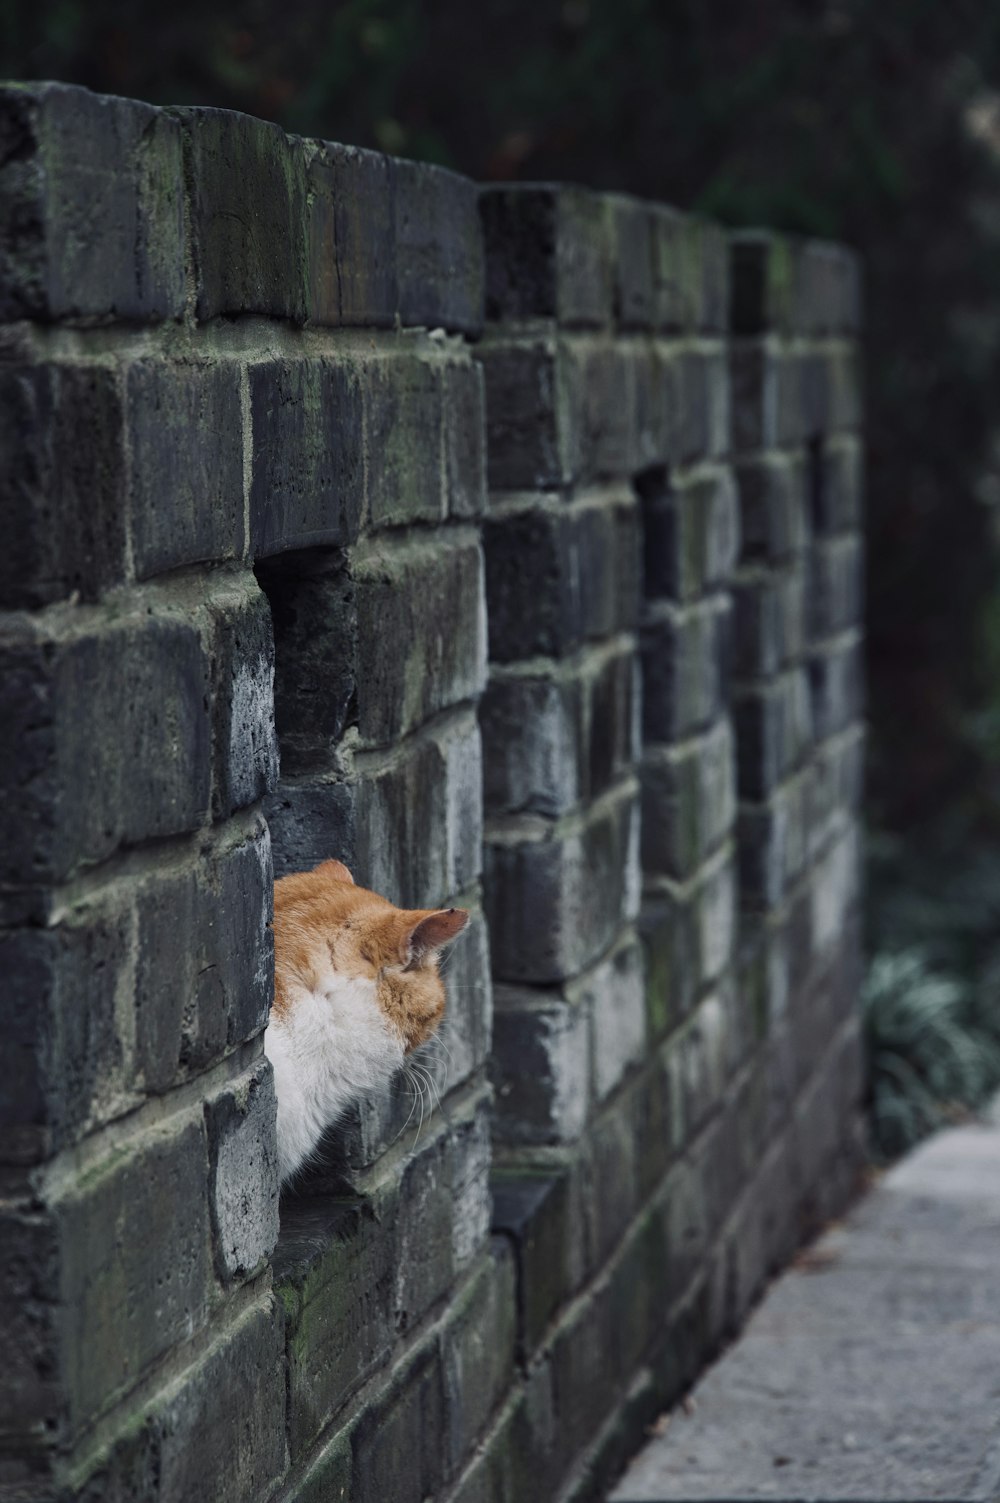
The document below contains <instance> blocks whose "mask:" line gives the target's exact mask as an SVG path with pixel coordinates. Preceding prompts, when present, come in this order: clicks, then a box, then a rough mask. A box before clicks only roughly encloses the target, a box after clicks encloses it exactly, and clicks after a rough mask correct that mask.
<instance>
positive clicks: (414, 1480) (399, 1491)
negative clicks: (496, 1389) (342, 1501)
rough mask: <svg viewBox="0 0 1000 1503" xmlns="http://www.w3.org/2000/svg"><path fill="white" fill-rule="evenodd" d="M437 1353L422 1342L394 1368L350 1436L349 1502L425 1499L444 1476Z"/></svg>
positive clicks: (420, 1501)
mask: <svg viewBox="0 0 1000 1503" xmlns="http://www.w3.org/2000/svg"><path fill="white" fill-rule="evenodd" d="M443 1383H444V1379H443V1374H442V1371H441V1358H440V1352H439V1350H438V1348H437V1346H436V1345H433V1344H432V1345H430V1346H424V1347H422V1348H420V1349H419V1350H418V1351H417V1352H416V1353H415V1355H414V1356H413V1357H412V1358H411V1359H410V1360H409V1361H408V1362H407V1363H406V1364H405V1365H404V1366H401V1367H399V1368H397V1369H396V1370H395V1371H394V1373H393V1375H392V1378H391V1381H390V1382H389V1384H388V1385H387V1387H386V1388H385V1389H384V1390H383V1392H382V1393H381V1394H380V1395H379V1396H378V1397H377V1398H376V1399H375V1400H374V1401H373V1402H372V1403H371V1404H370V1405H368V1406H366V1408H365V1409H364V1411H363V1412H362V1414H361V1416H360V1418H359V1420H358V1422H357V1424H356V1425H355V1427H354V1431H353V1435H352V1461H353V1466H352V1473H351V1490H350V1498H351V1503H384V1500H385V1499H386V1498H392V1499H394V1500H396V1499H398V1503H424V1500H425V1499H426V1498H428V1497H436V1496H438V1495H439V1493H440V1489H441V1485H442V1482H443V1481H444V1478H445V1476H446V1475H447V1470H448V1463H447V1457H446V1455H445V1453H444V1451H443V1448H442V1446H441V1437H442V1434H443V1431H444V1422H445V1407H444V1392H443Z"/></svg>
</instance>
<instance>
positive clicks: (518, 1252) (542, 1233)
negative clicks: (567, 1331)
mask: <svg viewBox="0 0 1000 1503" xmlns="http://www.w3.org/2000/svg"><path fill="white" fill-rule="evenodd" d="M491 1184H492V1189H493V1229H494V1231H495V1232H496V1233H498V1234H499V1235H502V1236H504V1237H506V1238H508V1239H509V1241H510V1242H511V1244H512V1246H513V1249H514V1255H515V1259H516V1265H517V1291H518V1298H517V1312H518V1343H519V1351H518V1356H519V1359H520V1360H521V1361H522V1362H525V1361H528V1360H529V1359H530V1357H531V1356H532V1354H533V1353H534V1352H536V1351H537V1349H538V1347H539V1346H540V1345H541V1343H542V1340H543V1338H544V1336H545V1333H546V1331H547V1329H548V1327H549V1324H550V1322H551V1320H552V1318H553V1316H554V1315H555V1313H556V1311H557V1310H558V1309H560V1308H561V1306H563V1305H564V1304H566V1302H567V1301H568V1300H569V1298H570V1296H571V1295H572V1294H573V1292H574V1290H575V1289H576V1288H577V1287H578V1285H579V1283H580V1281H581V1280H582V1278H583V1273H584V1266H585V1265H584V1257H583V1248H582V1243H581V1239H580V1229H579V1226H578V1225H577V1220H576V1211H577V1210H578V1209H579V1206H578V1202H577V1199H576V1198H575V1196H574V1193H573V1187H572V1186H571V1184H570V1176H569V1173H568V1172H567V1171H565V1170H563V1171H554V1170H546V1169H535V1170H532V1169H529V1168H527V1167H524V1168H521V1167H518V1166H517V1165H511V1166H509V1167H500V1168H498V1169H496V1170H495V1171H494V1174H493V1179H492V1181H491Z"/></svg>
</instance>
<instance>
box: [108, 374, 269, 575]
mask: <svg viewBox="0 0 1000 1503" xmlns="http://www.w3.org/2000/svg"><path fill="white" fill-rule="evenodd" d="M125 403H126V412H127V416H128V434H129V457H128V489H129V511H130V515H131V523H132V527H131V531H132V556H133V561H134V568H135V573H136V577H137V578H138V579H148V578H149V577H150V575H153V574H160V573H162V572H163V571H164V570H166V569H173V568H177V567H178V566H179V565H181V564H192V563H198V562H201V561H202V560H205V559H210V560H212V561H213V562H216V561H218V560H221V559H226V558H239V557H241V556H242V554H243V552H244V548H245V543H246V540H245V537H244V523H243V510H244V506H243V416H242V406H241V401H240V371H239V367H238V365H237V363H236V361H231V360H215V361H212V360H179V361H168V360H164V359H162V358H160V357H157V358H155V359H153V358H149V359H142V360H136V361H133V362H131V363H130V364H129V365H128V366H126V369H125Z"/></svg>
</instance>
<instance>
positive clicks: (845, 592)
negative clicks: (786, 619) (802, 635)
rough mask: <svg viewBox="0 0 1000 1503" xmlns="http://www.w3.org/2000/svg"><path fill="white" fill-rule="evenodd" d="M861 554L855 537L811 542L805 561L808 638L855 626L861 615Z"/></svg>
mask: <svg viewBox="0 0 1000 1503" xmlns="http://www.w3.org/2000/svg"><path fill="white" fill-rule="evenodd" d="M863 588H864V554H863V551H862V546H861V541H860V539H859V538H857V537H843V538H835V539H831V540H830V541H821V542H816V543H814V544H813V547H812V548H811V549H810V552H809V560H808V589H807V597H806V598H807V600H808V606H809V610H808V623H809V635H810V639H811V640H812V641H816V640H818V639H820V638H822V637H831V636H834V635H836V633H837V632H841V631H846V630H848V628H849V627H852V626H857V625H858V623H859V622H860V620H861V616H862V591H863Z"/></svg>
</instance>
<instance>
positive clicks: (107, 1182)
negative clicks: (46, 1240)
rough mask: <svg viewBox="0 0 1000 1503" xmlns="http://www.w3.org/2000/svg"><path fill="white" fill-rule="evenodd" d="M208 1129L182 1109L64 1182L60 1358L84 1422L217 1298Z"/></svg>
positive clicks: (69, 1411)
mask: <svg viewBox="0 0 1000 1503" xmlns="http://www.w3.org/2000/svg"><path fill="white" fill-rule="evenodd" d="M207 1179H208V1157H207V1152H206V1144H205V1136H204V1130H203V1127H202V1124H201V1121H200V1119H199V1120H198V1121H197V1122H193V1121H191V1119H190V1118H187V1119H184V1118H182V1119H181V1120H180V1122H179V1123H177V1125H171V1126H169V1127H167V1126H166V1125H165V1126H163V1127H162V1128H160V1129H159V1130H157V1131H156V1132H154V1133H151V1134H149V1135H148V1136H146V1137H141V1138H139V1139H138V1140H136V1142H135V1143H134V1146H133V1147H132V1148H131V1149H130V1150H128V1151H121V1152H119V1153H118V1154H116V1155H114V1156H112V1157H111V1158H110V1159H108V1160H107V1161H106V1162H104V1163H103V1164H101V1165H99V1166H98V1167H97V1168H95V1169H94V1170H93V1171H92V1172H91V1173H89V1174H86V1175H82V1176H80V1177H79V1178H77V1179H75V1180H74V1181H73V1183H72V1184H70V1185H68V1186H67V1188H66V1190H65V1192H64V1193H63V1194H62V1195H61V1196H60V1198H59V1199H58V1200H57V1201H55V1202H53V1203H52V1204H51V1205H50V1207H49V1214H50V1215H51V1216H52V1219H53V1224H54V1226H55V1229H56V1239H57V1246H58V1254H57V1256H58V1286H57V1287H56V1288H53V1289H52V1290H51V1291H50V1293H49V1297H50V1298H53V1299H57V1300H58V1302H59V1312H58V1315H57V1317H56V1318H57V1321H58V1325H59V1348H60V1355H59V1368H60V1381H61V1386H62V1389H63V1393H64V1400H63V1402H64V1404H65V1413H66V1423H67V1428H68V1431H69V1432H71V1433H74V1434H75V1433H76V1432H77V1431H79V1430H80V1429H81V1428H82V1427H83V1426H84V1425H86V1424H88V1423H89V1422H90V1421H91V1420H92V1419H94V1418H95V1417H96V1416H97V1415H98V1414H100V1413H101V1412H102V1411H103V1410H104V1409H105V1408H106V1407H107V1406H108V1405H109V1404H110V1403H112V1402H113V1401H114V1400H116V1399H117V1398H118V1397H120V1396H121V1395H122V1394H123V1393H124V1392H126V1391H127V1389H128V1388H129V1387H131V1386H132V1384H134V1383H135V1382H137V1381H138V1380H139V1379H140V1378H141V1377H142V1376H143V1374H144V1373H145V1372H146V1371H147V1370H148V1369H149V1368H150V1367H151V1366H152V1364H153V1363H154V1362H155V1361H156V1360H158V1359H159V1358H161V1357H162V1356H163V1355H164V1354H165V1353H167V1352H169V1351H170V1350H172V1349H173V1348H174V1347H175V1346H177V1345H178V1344H179V1343H180V1342H182V1341H185V1340H187V1339H188V1338H189V1337H190V1336H191V1335H192V1333H193V1332H195V1331H197V1330H199V1329H200V1327H201V1326H202V1325H203V1324H204V1321H205V1319H206V1317H207V1314H208V1310H209V1306H210V1303H211V1300H212V1255H211V1245H210V1226H209V1208H208V1186H207Z"/></svg>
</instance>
